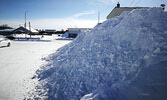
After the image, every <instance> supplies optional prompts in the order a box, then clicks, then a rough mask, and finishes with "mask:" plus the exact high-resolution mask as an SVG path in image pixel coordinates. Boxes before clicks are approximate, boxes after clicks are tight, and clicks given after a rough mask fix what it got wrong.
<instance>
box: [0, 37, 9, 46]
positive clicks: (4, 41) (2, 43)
mask: <svg viewBox="0 0 167 100" xmlns="http://www.w3.org/2000/svg"><path fill="white" fill-rule="evenodd" d="M10 45H11V41H10V40H9V39H7V38H4V37H0V47H5V46H6V47H10Z"/></svg>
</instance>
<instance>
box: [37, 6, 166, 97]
mask: <svg viewBox="0 0 167 100" xmlns="http://www.w3.org/2000/svg"><path fill="white" fill-rule="evenodd" d="M166 23H167V13H166V12H164V11H163V10H162V9H161V8H151V9H147V10H146V9H143V10H133V11H132V12H125V13H123V14H121V15H120V16H119V17H115V18H112V19H110V20H107V21H105V22H103V23H102V24H100V25H98V26H96V27H95V28H94V29H93V30H92V31H91V32H83V33H81V34H79V36H78V37H77V38H76V39H75V40H74V41H73V42H71V43H70V44H68V45H66V46H64V47H62V48H61V49H59V50H58V51H57V52H55V53H53V54H51V55H50V56H49V57H48V58H46V61H47V62H48V64H47V65H45V66H43V67H42V68H41V69H40V70H38V71H37V76H38V78H39V83H40V84H39V85H38V86H37V87H38V89H40V88H42V89H44V90H43V91H38V92H41V93H38V95H39V96H42V95H43V96H45V99H48V100H78V99H82V100H86V99H88V100H90V99H91V100H92V99H95V100H153V99H155V100H167V24H166Z"/></svg>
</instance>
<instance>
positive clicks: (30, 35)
mask: <svg viewBox="0 0 167 100" xmlns="http://www.w3.org/2000/svg"><path fill="white" fill-rule="evenodd" d="M29 31H30V38H31V25H30V22H29Z"/></svg>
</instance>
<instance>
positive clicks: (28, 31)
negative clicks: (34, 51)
mask: <svg viewBox="0 0 167 100" xmlns="http://www.w3.org/2000/svg"><path fill="white" fill-rule="evenodd" d="M18 31H20V32H25V33H38V31H36V30H35V29H33V28H32V27H31V29H29V27H26V28H24V27H22V26H21V27H19V28H17V29H15V30H14V32H18Z"/></svg>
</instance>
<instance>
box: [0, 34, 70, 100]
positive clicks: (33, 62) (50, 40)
mask: <svg viewBox="0 0 167 100" xmlns="http://www.w3.org/2000/svg"><path fill="white" fill-rule="evenodd" d="M55 38H56V37H54V36H45V37H44V38H43V39H42V40H29V41H26V40H25V41H21V40H20V41H12V42H11V47H4V48H0V100H23V99H24V98H26V96H27V95H28V93H29V92H30V91H32V90H33V89H35V86H36V84H37V80H36V79H32V77H33V75H34V73H35V71H36V70H37V69H39V68H40V66H41V65H42V64H45V61H43V60H42V58H43V57H46V56H48V55H49V54H51V53H53V52H55V51H56V50H57V49H58V48H60V47H62V46H64V45H65V44H68V43H69V42H71V41H70V40H55Z"/></svg>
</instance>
